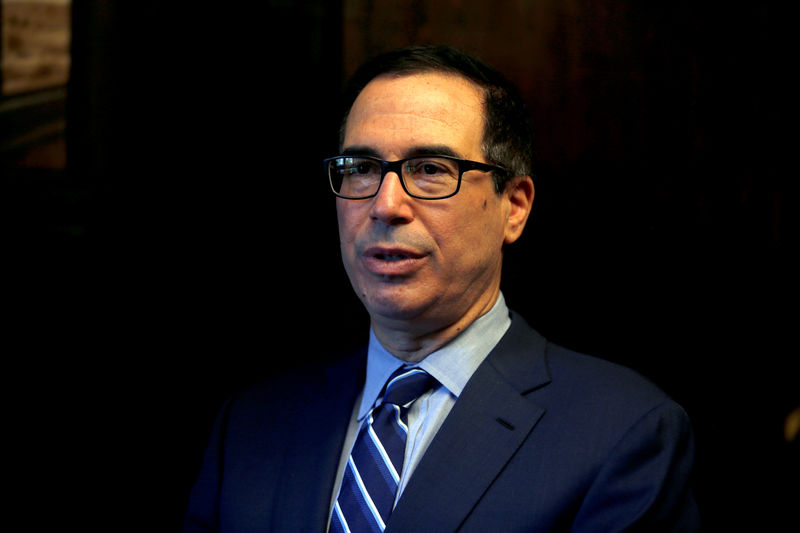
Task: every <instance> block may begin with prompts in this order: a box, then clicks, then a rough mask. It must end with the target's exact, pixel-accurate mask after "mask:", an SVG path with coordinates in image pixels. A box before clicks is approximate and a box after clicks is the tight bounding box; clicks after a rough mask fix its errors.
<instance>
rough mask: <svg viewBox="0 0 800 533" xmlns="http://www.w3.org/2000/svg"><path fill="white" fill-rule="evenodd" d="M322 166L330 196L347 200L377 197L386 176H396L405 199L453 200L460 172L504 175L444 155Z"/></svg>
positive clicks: (353, 159)
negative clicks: (389, 173)
mask: <svg viewBox="0 0 800 533" xmlns="http://www.w3.org/2000/svg"><path fill="white" fill-rule="evenodd" d="M323 163H324V164H325V172H326V173H327V174H328V178H329V179H330V182H331V188H332V189H333V193H334V194H335V195H336V196H338V197H340V198H347V199H350V200H361V199H364V198H372V197H373V196H375V195H377V194H378V190H379V189H380V188H381V183H383V178H384V177H385V176H386V174H387V173H388V172H394V173H396V174H397V175H398V176H400V183H401V184H402V186H403V190H405V191H406V193H407V194H408V195H409V196H411V197H413V198H421V199H424V200H441V199H443V198H449V197H451V196H454V195H455V194H456V193H457V192H458V190H459V189H460V188H461V176H462V175H463V174H464V172H469V171H470V170H479V171H481V172H490V171H495V172H500V173H504V174H505V173H507V172H508V171H507V170H505V169H504V168H502V167H498V166H495V165H488V164H486V163H478V162H477V161H467V160H465V159H458V158H455V157H450V156H446V155H436V156H417V157H409V158H406V159H400V160H399V161H383V160H381V159H378V158H375V157H369V156H349V155H340V156H336V157H330V158H328V159H325V160H324V161H323Z"/></svg>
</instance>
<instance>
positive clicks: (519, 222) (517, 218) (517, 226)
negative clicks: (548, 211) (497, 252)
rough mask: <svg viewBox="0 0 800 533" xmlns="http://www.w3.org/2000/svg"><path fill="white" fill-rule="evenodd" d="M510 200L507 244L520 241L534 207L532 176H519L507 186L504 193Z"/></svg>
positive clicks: (506, 235)
mask: <svg viewBox="0 0 800 533" xmlns="http://www.w3.org/2000/svg"><path fill="white" fill-rule="evenodd" d="M503 194H504V195H505V196H506V197H507V198H508V200H509V203H510V210H509V212H508V218H507V219H506V231H505V240H504V241H503V242H504V243H505V244H511V243H512V242H514V241H516V240H517V239H519V237H520V235H522V230H524V229H525V223H526V222H527V221H528V215H530V213H531V208H532V207H533V197H534V194H535V188H534V186H533V180H532V179H531V177H530V176H517V177H515V178H512V179H511V181H509V183H507V184H506V190H505V192H504V193H503Z"/></svg>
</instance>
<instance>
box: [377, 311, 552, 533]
mask: <svg viewBox="0 0 800 533" xmlns="http://www.w3.org/2000/svg"><path fill="white" fill-rule="evenodd" d="M544 345H545V341H544V339H543V338H542V337H540V336H539V335H538V334H536V333H535V332H534V331H533V330H532V329H530V328H529V327H528V326H527V324H525V323H524V321H523V320H522V319H521V318H520V317H514V316H513V315H512V326H511V328H510V329H509V331H508V332H507V333H506V335H505V336H504V337H503V339H502V340H501V341H500V343H499V344H498V345H497V347H495V349H494V350H493V351H492V352H491V353H490V354H489V356H488V357H487V358H486V360H485V361H484V362H483V363H482V364H481V365H480V367H478V369H477V370H476V371H475V374H474V375H473V376H472V378H471V379H470V380H469V382H468V383H467V385H466V387H465V388H464V391H463V392H462V394H461V396H459V398H458V400H457V401H456V403H455V405H454V406H453V409H452V410H451V412H450V414H449V415H448V417H447V419H446V420H445V422H444V424H443V425H442V427H441V428H440V430H439V432H438V433H437V435H436V437H435V438H434V439H433V441H432V442H431V445H430V447H429V448H428V450H427V452H426V453H425V455H424V456H423V458H422V460H421V461H420V464H419V466H418V467H417V469H416V470H415V472H414V474H413V475H412V477H411V479H410V480H409V484H408V486H407V487H406V489H405V492H404V493H403V496H402V497H401V499H400V501H399V502H398V505H397V508H396V509H395V511H394V512H393V513H392V517H391V519H390V520H389V524H388V525H387V528H386V531H387V533H390V532H391V531H426V532H436V531H442V532H445V531H446V532H452V531H455V530H457V529H458V527H459V525H460V524H461V523H462V522H463V520H464V518H465V517H466V516H467V515H468V514H469V513H470V511H471V510H472V508H473V507H474V506H475V504H476V503H477V502H478V501H479V500H480V498H481V497H482V495H483V494H484V492H485V491H486V489H487V488H488V487H489V485H490V484H491V483H492V481H493V480H494V479H495V478H496V477H497V476H498V475H499V473H500V472H501V471H502V470H503V468H504V467H505V465H506V464H507V463H508V461H509V460H511V458H512V457H513V455H514V453H515V452H516V451H517V449H518V448H519V447H520V445H521V444H522V443H523V441H524V440H525V439H526V438H527V436H528V435H529V434H530V432H531V431H532V430H533V428H534V426H535V425H536V423H537V422H538V421H539V419H540V418H541V416H542V415H543V414H544V409H543V408H541V407H540V406H538V405H536V404H534V403H533V402H531V401H529V400H527V399H526V398H525V397H524V394H525V393H527V392H529V391H530V390H533V389H535V388H538V387H541V386H543V385H546V384H547V383H548V382H549V376H548V373H547V367H546V360H545V357H544ZM432 497H433V498H435V499H434V500H432V499H431V498H432Z"/></svg>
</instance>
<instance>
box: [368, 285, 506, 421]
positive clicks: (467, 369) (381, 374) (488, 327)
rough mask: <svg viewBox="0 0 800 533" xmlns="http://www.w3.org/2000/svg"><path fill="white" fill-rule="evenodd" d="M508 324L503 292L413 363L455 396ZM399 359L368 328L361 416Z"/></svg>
mask: <svg viewBox="0 0 800 533" xmlns="http://www.w3.org/2000/svg"><path fill="white" fill-rule="evenodd" d="M510 325H511V318H510V317H509V312H508V307H507V306H506V303H505V299H504V298H503V294H502V293H500V295H499V296H498V298H497V302H495V304H494V306H493V307H492V309H491V310H490V311H489V312H488V313H486V314H485V315H483V316H481V317H479V318H478V319H477V320H475V321H474V322H473V323H472V324H470V325H469V326H468V327H467V329H465V330H464V331H463V332H462V333H461V334H459V335H458V336H456V337H455V338H454V339H452V340H451V341H450V342H448V343H447V344H445V345H444V346H442V347H441V348H439V349H438V350H436V351H435V352H433V353H431V354H430V355H428V356H427V357H425V359H423V360H422V361H420V362H419V363H417V364H416V365H410V366H418V367H420V368H422V369H423V370H425V371H426V372H428V373H429V374H430V375H431V376H433V377H434V378H436V380H437V381H439V383H441V384H442V385H444V387H446V388H447V390H448V391H450V393H451V394H452V395H453V396H455V397H456V398H457V397H458V396H459V395H460V394H461V391H462V390H464V386H465V385H466V384H467V381H469V378H470V377H471V376H472V374H473V373H474V372H475V370H476V369H477V368H478V366H480V364H481V363H482V362H483V360H484V359H485V358H486V356H487V355H489V352H491V351H492V349H493V348H494V347H495V345H496V344H497V343H498V342H499V341H500V339H501V338H502V337H503V335H504V334H505V332H506V330H507V329H508V327H509V326H510ZM404 364H406V363H405V361H403V360H402V359H398V358H397V357H395V356H394V355H392V354H391V353H389V352H388V351H387V350H386V348H384V347H383V345H382V344H381V343H380V341H378V339H377V337H375V333H374V332H373V331H372V328H370V332H369V350H368V353H367V380H366V383H365V384H364V393H363V395H362V397H361V405H360V407H359V411H358V419H359V420H362V419H363V418H364V417H365V416H367V413H369V410H370V409H372V407H373V406H374V405H375V402H376V401H377V400H378V397H379V396H380V393H381V391H382V390H383V386H384V384H385V383H386V380H387V379H389V376H391V375H392V373H393V372H394V371H395V370H397V369H398V368H400V367H401V366H403V365H404Z"/></svg>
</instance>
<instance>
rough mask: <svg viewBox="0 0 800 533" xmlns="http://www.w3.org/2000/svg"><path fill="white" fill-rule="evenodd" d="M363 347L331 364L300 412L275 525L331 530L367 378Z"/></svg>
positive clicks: (278, 527) (279, 528)
mask: <svg viewBox="0 0 800 533" xmlns="http://www.w3.org/2000/svg"><path fill="white" fill-rule="evenodd" d="M365 361H366V356H365V354H364V353H363V352H362V353H360V354H359V355H358V356H357V357H355V358H352V359H350V360H349V361H347V362H346V364H344V365H341V366H338V367H335V368H333V369H330V370H327V371H326V372H325V374H324V376H322V375H321V376H319V379H318V380H317V381H316V383H315V387H314V388H313V389H312V390H311V393H310V395H309V397H308V398H306V399H305V401H304V402H303V404H302V406H301V408H300V409H298V412H297V415H296V416H295V417H294V426H293V428H292V432H291V435H292V440H291V442H290V445H289V447H288V448H289V452H288V453H287V456H286V458H285V460H284V464H283V470H282V472H281V478H280V483H279V485H278V491H279V495H278V496H277V498H276V509H279V512H277V513H276V514H275V515H274V518H275V522H274V523H273V524H272V527H271V528H270V531H320V532H323V531H325V528H326V526H327V523H328V514H329V512H330V502H331V496H332V493H333V484H334V481H335V477H336V472H337V469H338V465H339V459H340V457H341V452H342V445H343V442H344V438H345V434H346V432H347V427H348V425H349V421H350V416H351V414H352V410H353V406H354V405H355V401H356V398H357V397H358V394H359V392H360V390H361V387H362V386H363V382H364V363H365Z"/></svg>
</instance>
